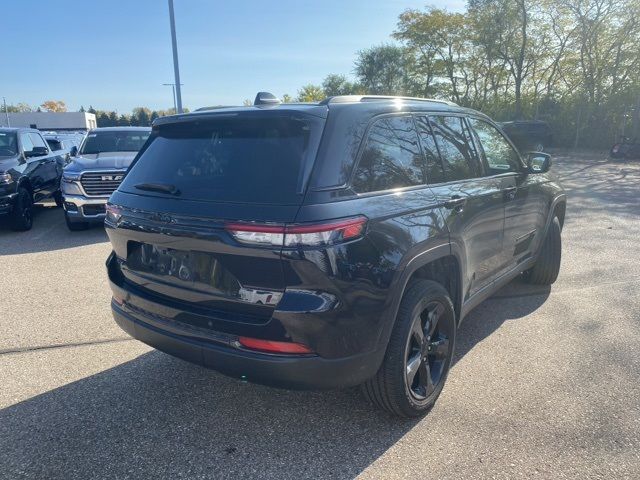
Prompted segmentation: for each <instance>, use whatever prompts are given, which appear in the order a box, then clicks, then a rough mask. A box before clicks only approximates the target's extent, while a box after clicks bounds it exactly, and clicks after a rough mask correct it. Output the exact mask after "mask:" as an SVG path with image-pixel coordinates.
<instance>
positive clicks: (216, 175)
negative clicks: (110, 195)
mask: <svg viewBox="0 0 640 480" xmlns="http://www.w3.org/2000/svg"><path fill="white" fill-rule="evenodd" d="M323 126H324V120H323V119H321V118H318V117H314V116H309V115H299V114H296V115H292V114H291V113H288V114H282V113H280V114H278V113H276V112H274V113H273V114H271V115H267V114H264V113H262V114H261V115H259V116H257V115H253V116H252V115H235V114H234V115H224V114H222V115H220V116H219V118H215V117H211V118H209V119H202V120H198V121H195V120H194V121H189V122H184V123H175V124H166V125H160V126H159V127H156V130H154V134H153V136H152V140H151V142H150V143H149V145H148V146H147V147H146V149H145V150H144V152H143V153H142V154H141V156H140V157H139V159H138V160H137V162H136V163H134V165H133V166H132V168H131V171H130V172H129V173H128V174H127V176H126V177H125V180H124V182H123V183H122V186H121V190H124V191H127V192H131V193H136V194H144V195H166V194H163V193H162V192H154V191H149V190H148V189H144V188H141V187H140V185H141V184H161V185H164V186H165V187H166V186H167V185H168V186H169V190H172V189H173V191H174V192H179V196H177V198H182V199H188V200H205V201H207V200H209V201H219V202H241V203H267V204H279V205H287V204H298V203H299V202H300V201H301V200H302V194H303V193H304V190H303V186H304V184H305V180H306V178H307V176H308V174H309V172H310V169H311V166H312V164H313V161H314V159H315V154H316V151H317V147H318V143H319V140H320V136H321V134H322V128H323ZM136 185H137V186H138V187H136Z"/></svg>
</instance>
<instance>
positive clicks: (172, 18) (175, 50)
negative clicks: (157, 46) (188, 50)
mask: <svg viewBox="0 0 640 480" xmlns="http://www.w3.org/2000/svg"><path fill="white" fill-rule="evenodd" d="M169 22H170V23H171V46H172V48H173V72H174V75H175V77H176V81H175V85H174V87H175V97H176V112H177V113H182V94H181V92H180V85H181V84H180V67H179V66H178V42H177V40H176V19H175V16H174V14H173V0H169Z"/></svg>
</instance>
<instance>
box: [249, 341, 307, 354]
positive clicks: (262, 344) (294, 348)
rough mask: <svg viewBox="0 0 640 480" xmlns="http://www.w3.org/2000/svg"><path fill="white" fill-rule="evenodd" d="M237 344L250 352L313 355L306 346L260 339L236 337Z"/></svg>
mask: <svg viewBox="0 0 640 480" xmlns="http://www.w3.org/2000/svg"><path fill="white" fill-rule="evenodd" d="M238 342H240V345H242V346H243V347H245V348H248V349H250V350H258V351H260V352H268V353H289V354H304V353H313V351H312V350H311V349H310V348H309V347H307V346H306V345H302V344H301V343H294V342H275V341H273V340H262V339H260V338H251V337H238Z"/></svg>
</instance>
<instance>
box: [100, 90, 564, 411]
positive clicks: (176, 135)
mask: <svg viewBox="0 0 640 480" xmlns="http://www.w3.org/2000/svg"><path fill="white" fill-rule="evenodd" d="M549 167H550V157H549V156H548V155H546V154H541V153H534V154H531V155H529V156H528V157H526V158H521V156H520V154H519V153H518V151H517V150H516V149H515V148H514V147H513V145H512V143H511V142H510V140H509V139H508V138H507V137H505V136H504V134H503V133H502V131H501V130H500V128H498V127H497V126H496V124H495V123H494V122H493V121H491V120H490V119H489V118H487V117H486V116H485V115H482V114H481V113H478V112H476V111H473V110H469V109H466V108H461V107H458V106H456V105H455V104H452V103H449V102H443V101H435V100H422V99H409V98H394V97H369V96H343V97H333V98H329V99H327V100H325V101H322V102H319V103H311V104H280V103H279V102H278V101H277V100H275V99H274V97H272V96H271V95H265V94H259V95H258V97H257V99H256V102H255V105H254V106H250V107H236V108H218V109H212V110H203V111H199V112H195V113H190V114H184V115H176V116H171V117H164V118H160V119H158V120H156V121H155V122H154V125H153V129H152V133H151V136H150V139H149V141H148V142H147V143H146V144H145V147H144V148H143V150H142V151H141V152H140V154H139V156H138V157H137V159H136V160H135V161H134V163H133V165H132V167H131V169H130V170H129V172H128V174H127V176H126V177H125V179H124V181H123V182H122V184H121V185H120V186H119V187H118V189H117V191H116V192H115V193H114V194H113V196H112V197H111V199H110V203H109V204H108V205H107V216H106V220H105V225H106V227H107V233H108V235H109V238H110V240H111V243H112V245H113V252H112V254H111V255H110V257H109V259H108V261H107V267H108V274H109V279H110V284H111V288H112V290H113V300H112V303H111V306H112V310H113V314H114V317H115V320H116V322H117V323H118V324H119V325H120V326H121V327H122V328H123V329H124V330H125V331H126V332H128V333H129V334H131V335H132V336H133V337H135V338H137V339H139V340H141V341H143V342H145V343H147V344H149V345H151V346H153V347H156V348H158V349H159V350H162V351H164V352H167V353H169V354H172V355H175V356H177V357H180V358H183V359H185V360H188V361H191V362H194V363H197V364H200V365H204V366H206V367H210V368H213V369H216V370H218V371H220V372H223V373H225V374H227V375H231V376H233V377H236V378H242V379H246V380H249V381H255V382H261V383H266V384H270V385H276V386H282V387H289V388H336V387H346V386H353V385H362V390H363V392H364V394H365V396H367V397H368V398H369V399H370V400H371V401H373V402H374V403H375V404H377V405H379V406H380V407H382V408H384V409H387V410H389V411H390V412H392V413H394V414H396V415H400V416H417V415H421V414H424V413H425V412H426V411H427V410H428V409H429V408H430V406H431V405H433V403H434V402H435V401H436V399H437V397H438V395H439V394H440V392H441V390H442V388H443V385H444V383H445V379H446V377H447V372H448V371H449V367H450V365H451V358H452V355H453V350H454V343H455V339H456V329H457V327H458V325H459V324H460V322H461V321H462V319H463V318H464V317H465V315H466V314H467V313H468V312H469V311H470V310H471V309H472V308H473V307H474V306H476V305H478V303H480V302H481V301H482V300H483V299H485V298H487V297H488V296H489V295H491V294H492V293H494V292H495V291H496V290H497V289H499V288H500V287H501V286H502V285H504V284H505V283H507V282H509V281H510V280H512V279H513V278H515V277H516V276H518V275H521V274H523V273H524V275H525V276H526V278H527V279H528V281H529V282H531V283H537V284H550V283H553V282H554V281H555V279H556V277H557V275H558V271H559V268H560V250H561V238H560V233H561V227H562V224H563V220H564V214H565V195H564V193H563V189H562V187H561V186H560V185H559V184H558V182H557V181H556V180H555V179H554V178H553V176H551V175H550V174H549V173H548V170H549Z"/></svg>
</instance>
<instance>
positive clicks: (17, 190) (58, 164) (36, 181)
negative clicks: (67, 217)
mask: <svg viewBox="0 0 640 480" xmlns="http://www.w3.org/2000/svg"><path fill="white" fill-rule="evenodd" d="M63 166H64V155H59V154H58V153H57V152H52V151H51V149H50V148H49V147H48V146H47V143H46V142H45V140H44V138H42V135H41V134H40V132H39V131H38V130H35V129H32V128H0V215H8V216H9V220H10V222H11V226H12V227H13V228H14V229H15V230H29V229H31V227H32V225H33V204H34V202H39V201H42V200H46V199H48V198H53V199H54V200H55V202H56V204H57V205H58V206H61V205H62V195H61V193H60V177H61V175H62V168H63Z"/></svg>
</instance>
